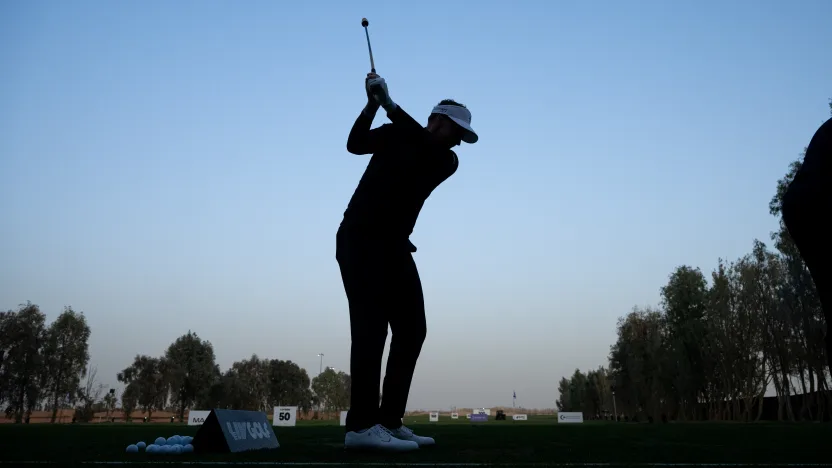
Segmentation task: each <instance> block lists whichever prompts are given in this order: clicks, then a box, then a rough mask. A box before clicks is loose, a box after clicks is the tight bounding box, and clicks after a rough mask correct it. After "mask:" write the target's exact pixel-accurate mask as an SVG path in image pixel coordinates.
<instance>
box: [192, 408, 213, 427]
mask: <svg viewBox="0 0 832 468" xmlns="http://www.w3.org/2000/svg"><path fill="white" fill-rule="evenodd" d="M209 414H211V412H210V411H203V410H190V411H188V425H189V426H201V425H202V423H204V422H205V420H206V419H208V415H209Z"/></svg>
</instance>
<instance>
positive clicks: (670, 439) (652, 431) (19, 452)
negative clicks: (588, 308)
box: [0, 416, 832, 467]
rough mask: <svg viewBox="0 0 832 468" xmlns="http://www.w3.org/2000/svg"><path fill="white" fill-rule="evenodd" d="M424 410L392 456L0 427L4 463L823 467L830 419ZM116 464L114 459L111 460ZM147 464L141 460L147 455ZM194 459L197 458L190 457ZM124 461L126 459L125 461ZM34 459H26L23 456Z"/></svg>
mask: <svg viewBox="0 0 832 468" xmlns="http://www.w3.org/2000/svg"><path fill="white" fill-rule="evenodd" d="M427 419H428V418H427V416H425V417H420V418H415V419H414V418H406V420H405V422H406V423H407V424H408V426H410V427H411V428H413V429H414V430H416V432H417V433H420V434H424V435H428V436H433V437H435V438H436V440H437V444H438V445H437V446H436V447H434V448H430V449H422V450H420V451H419V452H415V453H409V454H395V455H373V454H369V455H368V454H353V453H345V452H344V450H343V440H344V432H343V428H342V427H340V426H338V425H337V424H338V423H337V421H335V422H330V421H327V422H325V423H322V422H318V423H315V422H304V421H301V422H299V423H298V426H296V427H291V428H281V427H276V428H274V430H275V433H276V434H277V438H278V440H279V441H280V445H281V447H280V448H279V449H277V450H275V451H273V452H269V453H245V454H224V455H210V456H205V455H198V454H190V455H153V454H146V453H138V454H128V453H125V448H126V447H127V445H129V444H131V443H136V442H138V441H140V440H143V441H145V442H152V441H153V439H155V438H156V437H159V436H165V437H167V436H171V435H191V436H193V435H195V434H196V431H197V427H195V426H190V427H188V426H185V425H180V424H142V423H133V424H89V425H72V424H55V425H51V424H31V425H14V424H3V425H0V436H1V437H0V440H2V454H3V456H2V460H3V465H4V466H24V465H23V462H41V465H40V466H43V463H44V462H56V463H61V462H63V463H64V464H87V463H89V465H91V466H118V465H122V466H142V465H147V466H160V464H164V465H165V466H177V465H183V466H267V464H274V465H275V466H281V465H283V466H310V467H311V466H343V465H349V464H353V465H355V466H391V465H394V464H398V465H407V464H411V466H430V465H434V466H459V467H462V466H482V465H479V464H489V465H498V466H533V465H534V466H545V465H551V466H558V465H561V466H563V465H565V464H577V465H578V466H580V465H581V464H586V465H588V464H593V463H595V464H613V465H619V466H623V465H646V464H651V463H652V464H656V463H658V464H669V465H672V464H676V465H677V466H678V465H679V464H707V463H710V464H717V463H718V464H734V466H738V464H776V465H781V466H783V465H787V464H814V465H823V466H832V463H830V461H829V457H828V448H827V449H826V450H824V447H829V446H830V441H832V425H830V424H818V423H794V424H788V423H758V424H741V423H724V424H723V423H671V424H633V423H618V424H616V423H609V422H586V423H583V424H561V425H558V424H557V423H556V422H555V420H554V419H553V418H544V417H539V418H531V419H530V420H529V421H525V422H514V421H511V420H509V421H489V422H487V423H480V424H472V423H470V422H468V421H467V420H465V419H460V420H458V421H451V420H450V419H447V418H443V419H444V421H442V420H440V421H441V422H439V423H429V422H428V421H427ZM111 462H117V463H111ZM148 462H149V463H148ZM196 462H198V464H194V463H196ZM125 463H127V465H125ZM32 464H33V465H34V463H32Z"/></svg>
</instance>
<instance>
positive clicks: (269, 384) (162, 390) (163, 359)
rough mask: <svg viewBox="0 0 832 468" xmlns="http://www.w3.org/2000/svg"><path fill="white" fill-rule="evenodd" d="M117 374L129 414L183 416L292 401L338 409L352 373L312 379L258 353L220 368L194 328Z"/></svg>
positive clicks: (286, 363)
mask: <svg viewBox="0 0 832 468" xmlns="http://www.w3.org/2000/svg"><path fill="white" fill-rule="evenodd" d="M117 378H118V381H119V382H121V383H123V384H124V392H123V393H122V395H121V409H122V411H123V412H124V413H125V415H127V416H128V417H129V414H130V413H132V412H133V411H134V410H135V409H140V410H141V411H142V412H143V413H146V414H147V415H148V417H152V414H153V412H154V411H158V410H160V409H165V408H172V409H173V410H174V411H175V412H176V413H177V414H178V417H179V419H180V420H182V419H184V417H185V413H186V412H187V410H188V409H191V408H205V409H209V408H228V409H245V410H259V411H265V412H270V411H271V408H273V407H275V406H284V405H288V406H298V407H299V409H300V410H301V411H303V412H306V411H309V410H311V409H313V408H316V409H319V410H322V411H325V412H337V411H340V410H343V409H346V408H347V407H348V406H349V395H350V376H349V375H348V374H346V373H344V372H338V371H335V370H333V369H331V368H328V369H327V370H325V371H323V372H321V374H319V375H318V376H317V377H315V378H314V379H311V381H310V379H309V375H308V374H307V372H306V370H305V369H302V368H301V367H300V366H298V365H297V364H295V363H294V362H292V361H282V360H279V359H261V358H260V357H258V356H257V355H256V354H255V355H252V356H251V357H250V358H249V359H244V360H242V361H237V362H235V363H233V364H232V365H231V367H230V368H229V369H228V370H227V371H225V372H220V368H219V366H218V365H217V364H216V360H215V355H214V349H213V346H212V345H211V343H210V342H208V341H203V340H200V338H199V337H198V336H197V335H196V333H192V332H188V333H187V334H185V335H183V336H181V337H179V338H178V339H177V340H176V341H174V342H173V343H171V345H170V346H169V347H168V348H167V350H166V351H165V354H164V355H163V356H160V357H151V356H146V355H138V356H136V357H135V359H134V360H133V363H132V364H131V365H130V366H129V367H127V368H125V369H124V370H123V371H121V372H119V373H118V376H117Z"/></svg>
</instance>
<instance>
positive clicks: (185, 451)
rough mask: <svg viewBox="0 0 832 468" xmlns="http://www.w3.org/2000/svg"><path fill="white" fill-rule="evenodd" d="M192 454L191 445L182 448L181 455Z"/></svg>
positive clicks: (192, 448)
mask: <svg viewBox="0 0 832 468" xmlns="http://www.w3.org/2000/svg"><path fill="white" fill-rule="evenodd" d="M193 452H194V446H193V445H191V444H188V445H186V446H184V447H182V453H193Z"/></svg>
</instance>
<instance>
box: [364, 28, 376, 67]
mask: <svg viewBox="0 0 832 468" xmlns="http://www.w3.org/2000/svg"><path fill="white" fill-rule="evenodd" d="M364 34H365V35H366V36H367V49H368V50H369V51H370V71H371V72H372V73H375V72H376V64H375V62H373V47H372V46H371V45H370V31H368V30H367V26H364Z"/></svg>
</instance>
